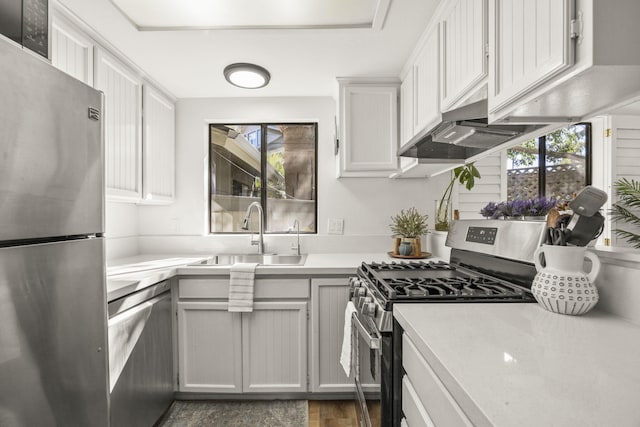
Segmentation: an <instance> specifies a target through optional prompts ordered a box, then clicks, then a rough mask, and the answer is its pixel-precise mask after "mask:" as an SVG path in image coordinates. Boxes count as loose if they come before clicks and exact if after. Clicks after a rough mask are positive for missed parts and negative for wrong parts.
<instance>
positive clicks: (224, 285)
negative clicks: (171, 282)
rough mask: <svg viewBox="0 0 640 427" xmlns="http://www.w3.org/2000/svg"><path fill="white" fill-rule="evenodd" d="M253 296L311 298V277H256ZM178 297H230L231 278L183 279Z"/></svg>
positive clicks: (255, 297)
mask: <svg viewBox="0 0 640 427" xmlns="http://www.w3.org/2000/svg"><path fill="white" fill-rule="evenodd" d="M253 292H254V294H253V298H254V299H262V298H278V299H282V298H309V279H256V281H255V283H254V288H253ZM178 297H179V298H181V299H189V298H216V299H228V298H229V278H223V279H181V280H180V281H179V282H178Z"/></svg>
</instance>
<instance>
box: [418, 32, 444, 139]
mask: <svg viewBox="0 0 640 427" xmlns="http://www.w3.org/2000/svg"><path fill="white" fill-rule="evenodd" d="M438 34H439V32H438V27H437V26H435V27H434V28H433V29H432V30H431V31H430V32H429V33H427V37H426V39H425V41H424V44H423V45H422V48H421V49H420V51H419V53H418V56H417V57H416V60H415V62H414V64H413V75H414V88H413V94H414V98H413V102H414V104H413V105H414V111H413V134H414V135H418V134H420V133H421V132H422V131H424V130H429V128H430V127H432V126H433V125H435V124H437V123H438V122H439V121H440V117H441V115H440V90H439V81H440V73H439V65H440V54H439V38H438Z"/></svg>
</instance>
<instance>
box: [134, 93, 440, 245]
mask: <svg viewBox="0 0 640 427" xmlns="http://www.w3.org/2000/svg"><path fill="white" fill-rule="evenodd" d="M176 110H177V116H176V201H175V203H173V204H172V205H169V206H139V207H138V212H137V213H138V231H139V234H140V238H139V250H140V252H141V253H160V252H162V253H170V252H173V253H181V252H201V253H202V252H211V251H220V250H227V251H229V250H247V249H249V248H250V246H249V237H248V236H247V235H232V236H220V235H208V234H207V204H206V194H207V188H208V187H207V186H208V183H207V173H208V167H207V162H208V143H209V142H208V131H207V126H208V124H209V123H212V122H219V123H234V122H237V123H242V122H286V121H292V122H318V235H317V236H304V237H303V238H302V249H303V251H305V252H329V251H339V252H351V251H364V252H371V251H387V250H391V249H392V247H391V239H390V231H389V222H390V217H391V216H392V215H394V214H395V213H397V212H398V211H400V209H406V208H409V207H411V206H415V207H416V208H417V209H418V210H419V211H421V212H423V213H427V214H429V216H430V222H431V226H433V211H434V207H433V200H434V199H438V198H440V196H441V194H442V191H443V190H444V187H445V185H446V183H447V182H448V179H449V178H448V175H446V174H445V175H444V176H439V177H436V178H432V179H429V180H426V179H408V180H390V179H387V178H375V179H374V178H342V179H337V178H336V177H335V175H336V173H335V170H336V159H335V156H334V154H333V140H334V135H335V130H334V116H335V115H336V104H335V101H334V100H333V98H331V97H304V98H206V99H205V98H196V99H181V100H179V101H178V103H177V109H176ZM329 218H342V219H344V235H342V236H334V235H328V234H327V220H328V219H329ZM291 242H292V237H291V236H287V235H285V236H267V237H266V245H267V250H269V251H278V252H282V251H286V250H289V247H290V244H291ZM254 249H255V248H254Z"/></svg>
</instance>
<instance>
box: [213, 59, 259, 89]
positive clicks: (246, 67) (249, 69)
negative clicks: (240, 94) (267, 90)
mask: <svg viewBox="0 0 640 427" xmlns="http://www.w3.org/2000/svg"><path fill="white" fill-rule="evenodd" d="M224 78H225V79H227V81H228V82H229V83H231V84H232V85H234V86H238V87H241V88H244V89H258V88H261V87H264V86H266V85H267V84H268V83H269V80H271V75H270V74H269V72H268V71H267V70H266V69H264V68H262V67H261V66H259V65H255V64H247V63H243V62H239V63H236V64H231V65H227V66H226V67H225V68H224Z"/></svg>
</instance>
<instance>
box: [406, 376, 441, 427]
mask: <svg viewBox="0 0 640 427" xmlns="http://www.w3.org/2000/svg"><path fill="white" fill-rule="evenodd" d="M402 412H404V417H405V419H404V421H405V425H407V426H409V427H435V424H434V423H433V421H432V420H431V417H429V414H428V413H427V411H426V410H425V409H424V406H423V405H422V403H421V402H420V398H419V397H418V394H417V393H416V390H415V388H414V387H413V384H411V381H409V378H407V376H406V375H405V376H404V377H403V378H402ZM443 425H446V424H443Z"/></svg>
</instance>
